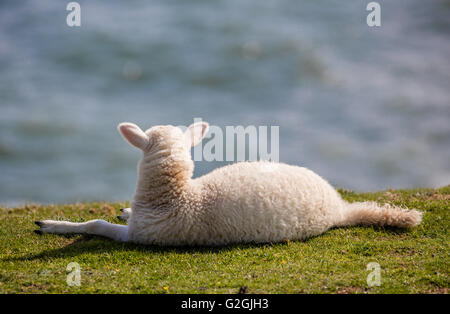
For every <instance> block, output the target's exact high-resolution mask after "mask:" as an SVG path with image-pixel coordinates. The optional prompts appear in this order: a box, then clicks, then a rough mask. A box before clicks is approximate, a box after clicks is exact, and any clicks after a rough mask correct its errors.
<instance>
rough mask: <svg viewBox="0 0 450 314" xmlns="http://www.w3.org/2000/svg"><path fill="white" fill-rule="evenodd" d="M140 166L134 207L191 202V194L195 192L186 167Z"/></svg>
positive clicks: (157, 206) (164, 207) (152, 206)
mask: <svg viewBox="0 0 450 314" xmlns="http://www.w3.org/2000/svg"><path fill="white" fill-rule="evenodd" d="M139 168H140V170H139V174H138V181H137V186H136V193H135V196H134V201H133V206H134V207H140V208H153V209H167V208H176V207H180V206H183V204H184V203H187V202H189V200H188V198H189V195H192V194H193V191H192V190H193V188H192V184H191V182H192V180H191V174H189V173H188V172H187V171H186V169H184V167H173V166H172V167H170V168H161V167H151V168H150V167H147V169H145V167H142V166H140V167H139ZM180 168H181V169H180Z"/></svg>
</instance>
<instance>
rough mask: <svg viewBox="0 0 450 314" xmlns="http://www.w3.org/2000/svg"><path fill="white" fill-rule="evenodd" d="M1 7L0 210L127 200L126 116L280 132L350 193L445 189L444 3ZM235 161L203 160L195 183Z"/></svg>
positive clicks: (223, 1) (304, 160) (447, 63)
mask: <svg viewBox="0 0 450 314" xmlns="http://www.w3.org/2000/svg"><path fill="white" fill-rule="evenodd" d="M68 2H69V1H56V0H54V1H49V0H39V1H17V0H2V1H0V204H3V205H7V206H14V205H17V204H23V203H26V202H40V203H67V202H77V201H93V200H98V201H103V200H106V201H124V200H129V199H130V198H131V197H132V195H133V192H134V189H135V180H136V164H137V161H138V159H139V158H140V152H139V151H138V150H137V149H134V148H132V147H131V146H130V145H128V144H127V143H125V142H124V141H123V139H122V138H121V136H120V135H119V133H118V132H117V129H116V127H117V124H118V123H120V122H122V121H130V122H135V123H137V124H139V125H140V126H141V127H143V128H149V127H151V126H153V125H159V124H172V125H189V124H190V123H192V122H193V118H197V117H198V118H202V119H203V120H204V121H207V122H209V123H210V124H212V125H217V126H221V127H225V126H237V125H242V126H249V125H255V126H261V125H262V126H279V127H280V140H279V144H280V146H279V151H280V161H282V162H286V163H290V164H295V165H301V166H304V167H308V168H310V169H312V170H314V171H315V172H317V173H319V174H320V175H321V176H323V177H324V178H326V179H327V180H329V182H330V183H332V184H333V185H334V186H337V187H341V188H346V189H352V190H356V191H373V190H380V189H388V188H413V187H439V186H443V185H448V184H450V18H449V16H450V2H449V1H444V0H429V1H423V0H396V1H378V2H379V3H380V4H381V23H382V24H381V26H380V27H372V28H371V27H368V26H367V24H366V16H367V14H368V13H369V12H368V11H366V5H367V3H368V2H369V1H360V0H358V1H355V0H351V1H337V0H336V1H307V0H264V1H261V0H215V1H210V0H183V1H181V0H177V1H175V0H153V1H143V0H142V1H117V0H110V1H100V0H89V1H88V0H85V1H84V0H83V1H82V0H80V1H78V2H79V3H80V5H81V27H68V26H67V24H66V16H67V14H68V13H69V12H68V11H66V5H67V3H68ZM224 164H225V162H207V161H200V162H196V170H195V176H200V175H202V174H204V173H207V172H209V171H211V170H212V169H214V168H216V167H219V166H222V165H224Z"/></svg>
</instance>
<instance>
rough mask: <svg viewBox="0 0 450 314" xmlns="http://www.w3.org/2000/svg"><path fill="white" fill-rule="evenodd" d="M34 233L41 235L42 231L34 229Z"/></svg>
mask: <svg viewBox="0 0 450 314" xmlns="http://www.w3.org/2000/svg"><path fill="white" fill-rule="evenodd" d="M34 233H36V234H39V235H41V234H42V231H41V230H34Z"/></svg>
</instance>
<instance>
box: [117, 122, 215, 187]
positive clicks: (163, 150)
mask: <svg viewBox="0 0 450 314" xmlns="http://www.w3.org/2000/svg"><path fill="white" fill-rule="evenodd" d="M208 128H209V126H208V123H206V122H197V123H194V124H192V125H190V126H189V127H188V128H187V130H186V131H185V132H183V131H182V130H181V129H180V128H178V127H175V126H172V125H158V126H154V127H152V128H150V129H148V130H146V131H145V132H144V131H143V130H141V129H140V128H139V127H138V126H137V125H136V124H133V123H129V122H124V123H121V124H119V126H118V129H119V132H120V133H121V134H122V136H123V137H124V138H125V139H126V140H127V141H128V142H129V143H130V144H131V145H133V146H135V147H137V148H139V149H141V150H142V152H143V157H142V160H141V162H140V165H139V174H140V175H145V174H147V173H148V174H149V175H157V174H165V175H169V176H172V175H173V176H177V177H179V178H181V177H183V178H191V177H192V173H193V171H194V163H193V161H192V158H191V154H190V152H191V147H192V146H195V145H197V144H198V143H200V142H201V140H202V138H203V137H204V136H205V134H206V132H207V131H208ZM141 179H142V178H141Z"/></svg>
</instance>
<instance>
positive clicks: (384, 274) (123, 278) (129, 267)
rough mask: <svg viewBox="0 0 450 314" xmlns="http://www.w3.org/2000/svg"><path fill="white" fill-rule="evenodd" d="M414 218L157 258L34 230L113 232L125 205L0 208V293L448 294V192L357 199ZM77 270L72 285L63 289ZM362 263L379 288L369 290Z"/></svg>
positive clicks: (353, 197)
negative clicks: (416, 220) (111, 225)
mask: <svg viewBox="0 0 450 314" xmlns="http://www.w3.org/2000/svg"><path fill="white" fill-rule="evenodd" d="M341 194H342V195H343V197H344V198H345V199H347V200H349V201H362V200H375V201H378V202H380V203H385V202H389V203H392V204H396V205H402V206H407V207H410V208H417V209H419V210H421V211H423V212H424V213H425V214H424V221H423V223H422V225H420V226H419V227H418V228H415V229H413V230H409V231H399V230H395V229H384V228H381V229H375V228H363V227H353V228H344V229H333V230H330V231H329V232H327V233H325V234H323V235H321V236H319V237H316V238H313V239H310V240H308V241H305V242H286V243H280V244H273V245H270V244H267V245H258V246H255V245H235V246H229V247H223V248H159V247H149V246H142V245H135V244H128V243H115V242H113V241H110V240H107V239H103V238H100V237H93V236H71V237H62V236H55V235H43V236H38V235H36V234H34V233H33V230H34V229H35V227H36V226H35V225H34V224H33V222H34V221H35V220H41V219H45V218H48V219H70V220H73V221H85V220H90V219H96V218H102V219H105V220H108V221H111V222H115V223H118V222H119V221H118V220H117V218H116V216H117V215H118V213H119V208H121V207H124V206H127V205H128V204H125V203H115V204H107V203H83V204H74V205H58V206H56V205H50V206H47V205H46V206H38V205H27V206H24V207H20V208H11V209H10V208H8V209H7V208H0V293H108V292H114V293H237V292H238V291H239V290H240V289H241V288H242V287H247V288H244V289H242V290H245V291H248V292H249V293H419V292H421V293H448V292H449V286H450V281H449V271H450V265H449V262H450V258H449V253H450V250H449V243H450V242H449V230H448V229H449V222H450V220H449V213H450V186H447V187H444V188H441V189H436V190H433V189H418V190H399V191H397V190H389V191H383V192H378V193H364V194H357V193H353V192H349V191H341ZM70 262H77V263H78V264H79V265H80V267H81V285H80V286H79V287H76V286H72V287H71V286H68V285H67V284H66V276H67V274H68V272H67V271H66V267H67V265H68V264H69V263H70ZM370 262H377V263H378V264H379V265H380V267H381V285H380V286H374V287H369V286H368V284H367V282H366V278H367V276H368V275H369V273H370V272H371V271H370V270H367V269H366V265H367V264H368V263H370Z"/></svg>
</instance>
